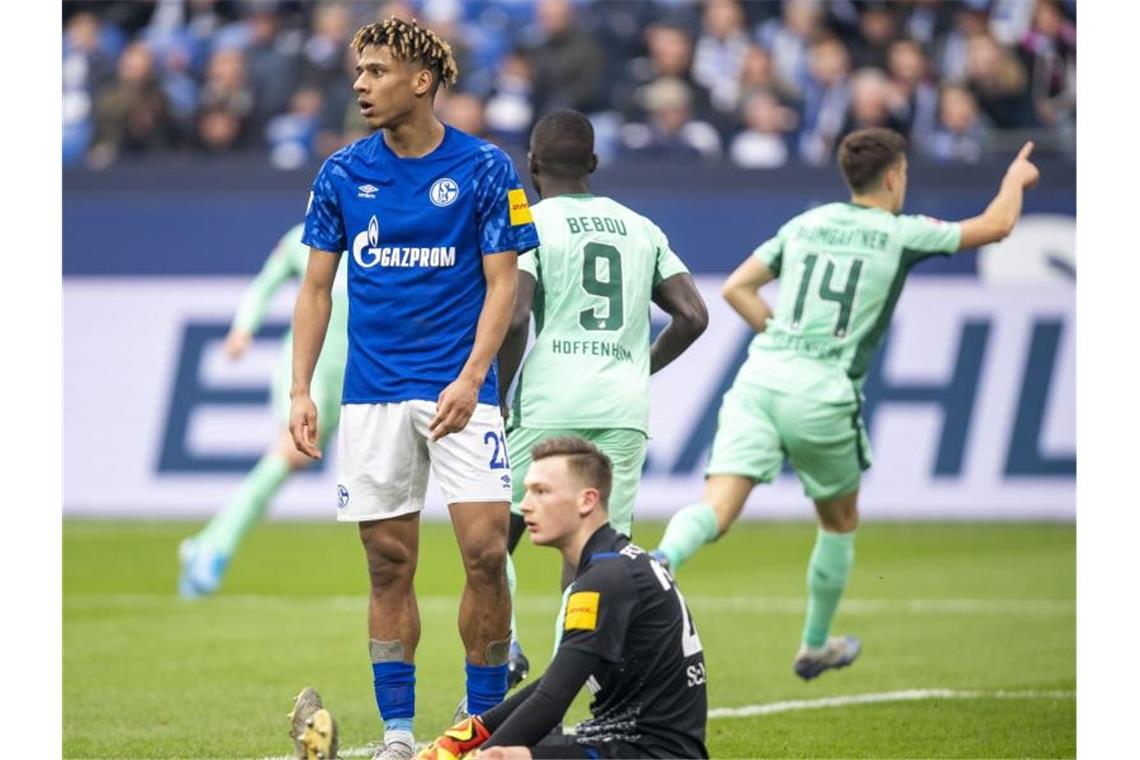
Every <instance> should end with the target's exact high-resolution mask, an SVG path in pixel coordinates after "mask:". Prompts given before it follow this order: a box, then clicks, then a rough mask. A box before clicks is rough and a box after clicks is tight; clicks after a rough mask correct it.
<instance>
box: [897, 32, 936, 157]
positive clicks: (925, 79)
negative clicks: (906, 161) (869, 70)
mask: <svg viewBox="0 0 1140 760" xmlns="http://www.w3.org/2000/svg"><path fill="white" fill-rule="evenodd" d="M887 71H888V72H889V73H890V80H891V81H890V86H891V106H892V109H893V111H894V113H895V115H896V116H897V117H898V118H899V119H900V121H901V122H902V123H903V125H904V127H905V129H903V130H900V131H902V133H903V134H904V135H906V136H907V137H908V138H911V139H912V140H913V138H914V137H915V136H918V135H922V134H926V133H927V132H929V131H930V130H931V129H932V128H933V126H934V121H935V118H936V116H937V111H938V90H937V88H935V86H934V85H933V84H931V83H930V78H929V75H928V74H929V72H928V67H927V60H926V55H925V54H924V53H923V52H922V48H921V47H920V46H919V44H918V43H917V42H915V41H914V40H908V39H900V40H895V42H893V43H892V44H891V47H890V52H889V54H888V56H887Z"/></svg>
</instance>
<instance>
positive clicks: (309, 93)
mask: <svg viewBox="0 0 1140 760" xmlns="http://www.w3.org/2000/svg"><path fill="white" fill-rule="evenodd" d="M323 105H324V98H323V96H322V95H321V91H320V90H318V89H317V88H316V87H302V88H301V89H299V90H297V92H295V93H294V94H293V97H292V99H291V101H290V108H289V111H288V112H287V113H283V114H280V115H278V116H274V117H273V118H271V119H270V120H269V123H268V124H267V125H266V127H265V141H266V142H267V143H268V144H269V161H270V163H272V164H273V165H274V166H275V167H277V168H278V169H297V168H300V167H301V166H304V165H305V163H306V162H307V161H309V160H310V159H312V158H313V156H314V151H315V148H316V142H317V132H318V130H319V128H320V117H321V107H322V106H323Z"/></svg>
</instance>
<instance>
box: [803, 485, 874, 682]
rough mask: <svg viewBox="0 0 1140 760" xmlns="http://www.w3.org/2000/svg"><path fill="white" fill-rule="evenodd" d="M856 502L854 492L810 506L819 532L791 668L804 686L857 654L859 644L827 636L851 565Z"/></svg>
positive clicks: (856, 523) (856, 520)
mask: <svg viewBox="0 0 1140 760" xmlns="http://www.w3.org/2000/svg"><path fill="white" fill-rule="evenodd" d="M858 499H859V491H858V490H855V491H852V492H851V493H849V494H846V495H844V496H840V497H839V498H836V499H829V500H820V501H816V502H815V509H816V513H817V514H818V516H819V531H818V532H817V533H816V538H815V548H814V549H813V550H812V553H811V560H809V562H808V572H807V586H808V603H807V615H806V617H805V619H804V631H803V643H802V644H801V645H800V651H799V653H798V654H797V655H796V659H795V662H794V665H793V667H794V669H795V671H796V674H797V675H798V676H800V678H803V679H804V680H810V679H812V678H815V677H816V676H818V675H819V674H820V673H822V672H823V671H825V670H827V669H828V668H842V667H846V666H847V665H850V664H851V663H852V662H853V661H854V660H855V658H856V657H858V656H859V650H860V649H861V648H862V645H861V643H860V642H859V640H858V639H856V638H853V637H851V636H844V637H838V636H837V637H829V636H828V633H830V631H831V621H832V619H833V618H834V617H835V611H836V609H838V607H839V599H840V597H842V596H843V590H844V588H846V587H847V578H848V577H849V576H850V574H851V567H852V565H853V564H854V563H855V529H856V528H857V527H858V525H859V508H858Z"/></svg>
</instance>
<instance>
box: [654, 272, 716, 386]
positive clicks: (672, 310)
mask: <svg viewBox="0 0 1140 760" xmlns="http://www.w3.org/2000/svg"><path fill="white" fill-rule="evenodd" d="M653 303H655V304H657V305H658V306H660V307H661V309H662V310H663V311H664V312H665V313H666V314H668V315H669V316H670V318H671V319H670V320H669V324H668V325H667V326H666V327H665V329H664V330H662V331H661V334H660V335H658V336H657V340H655V341H653V345H652V346H650V348H649V374H651V375H652V374H654V373H655V372H657V371H658V370H661V369H663V368H665V367H666V366H668V365H669V363H670V362H672V361H673V360H674V359H676V358H677V357H678V356H680V355H681V354H683V353H684V352H685V349H687V348H688V347H689V346H691V345H693V343H694V342H695V341H696V340H697V338H699V337H701V333H703V332H704V331H705V328H706V327H708V325H709V310H708V307H706V306H705V299H704V298H702V297H701V291H699V290H698V289H697V283H696V281H695V280H693V276H692V275H691V274H689V273H688V272H682V273H680V274H675V275H673V276H672V277H669V278H666V279H665V280H662V281H661V282H660V283H658V284H657V287H655V288H654V289H653Z"/></svg>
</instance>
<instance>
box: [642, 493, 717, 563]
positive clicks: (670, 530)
mask: <svg viewBox="0 0 1140 760" xmlns="http://www.w3.org/2000/svg"><path fill="white" fill-rule="evenodd" d="M716 536H717V527H716V512H715V511H714V510H713V508H712V507H710V506H709V505H708V504H704V503H697V504H690V505H689V506H687V507H685V508H684V509H682V510H681V511H679V512H678V513H677V514H675V515H673V517H672V518H670V520H669V524H668V525H667V526H665V537H664V538H662V539H661V543H660V544H658V546H657V551H659V552H662V553H663V554H664V555H665V556H666V557H668V558H669V565H670V567H671V568H672V570H673V572H676V571H677V570H678V568H680V567H681V565H683V564H684V563H685V561H686V560H688V559H689V557H692V556H693V555H694V554H696V553H697V549H700V548H701V547H702V546H704V545H705V544H707V543H710V542H712V541H715V540H716Z"/></svg>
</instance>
